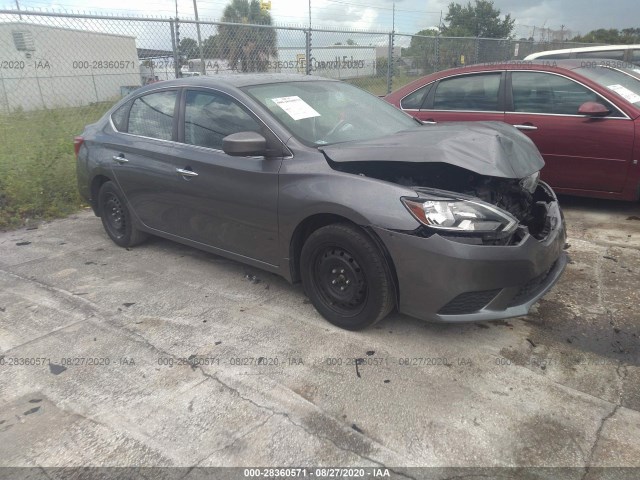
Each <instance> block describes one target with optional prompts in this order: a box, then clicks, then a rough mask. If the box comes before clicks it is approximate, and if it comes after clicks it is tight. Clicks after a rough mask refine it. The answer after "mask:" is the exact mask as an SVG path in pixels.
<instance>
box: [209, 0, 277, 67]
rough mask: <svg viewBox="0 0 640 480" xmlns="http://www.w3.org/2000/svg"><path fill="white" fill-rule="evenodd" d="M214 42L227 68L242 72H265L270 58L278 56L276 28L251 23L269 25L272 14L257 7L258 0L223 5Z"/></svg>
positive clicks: (238, 1)
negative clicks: (227, 65) (225, 61)
mask: <svg viewBox="0 0 640 480" xmlns="http://www.w3.org/2000/svg"><path fill="white" fill-rule="evenodd" d="M222 21H223V22H227V23H235V24H237V25H219V26H218V35H217V40H216V42H217V46H218V49H219V50H218V51H219V53H220V57H222V58H224V59H226V60H227V61H228V62H229V66H230V68H232V69H234V70H240V71H242V72H264V71H266V70H267V66H268V64H269V59H270V58H272V57H275V56H277V54H278V50H277V38H276V31H275V30H274V29H272V28H261V27H254V26H251V25H271V15H270V14H269V12H268V11H266V10H261V9H260V3H259V2H258V0H251V2H249V0H232V2H231V3H230V4H229V5H227V6H226V7H225V9H224V13H223V15H222Z"/></svg>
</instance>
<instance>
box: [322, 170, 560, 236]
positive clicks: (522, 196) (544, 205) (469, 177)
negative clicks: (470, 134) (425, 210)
mask: <svg viewBox="0 0 640 480" xmlns="http://www.w3.org/2000/svg"><path fill="white" fill-rule="evenodd" d="M329 164H330V165H331V167H332V168H333V169H334V170H337V171H341V172H346V173H352V174H357V175H363V176H367V177H372V178H377V179H379V180H384V181H388V182H392V183H397V184H399V185H404V186H407V187H412V188H415V189H416V191H417V192H420V189H421V188H434V189H439V190H446V191H449V192H456V193H461V194H464V195H468V196H472V197H476V198H479V199H480V200H482V201H484V202H486V203H489V204H492V205H495V206H497V207H499V208H500V209H502V210H505V211H507V212H509V213H510V214H511V215H513V216H514V217H515V218H516V219H517V220H518V222H519V224H520V227H521V229H522V227H526V229H527V230H528V233H530V234H531V235H532V236H534V237H535V238H538V239H543V238H545V237H546V236H547V234H548V233H549V230H550V225H549V223H548V218H547V211H548V205H549V203H550V202H552V201H553V200H554V199H553V197H552V196H551V194H550V193H549V192H548V191H547V190H546V188H543V187H542V186H541V185H539V184H538V181H537V174H536V176H535V179H534V181H529V182H525V181H523V179H514V178H503V177H492V176H485V175H480V174H478V173H475V172H472V171H469V170H467V169H464V168H461V167H457V166H454V165H450V164H447V163H414V162H398V161H394V162H381V161H376V162H342V163H338V162H332V161H329ZM521 229H520V232H519V233H516V234H515V235H514V237H515V238H502V239H500V241H493V242H491V244H509V243H511V242H513V241H516V240H517V238H518V237H519V236H521V235H522V230H521ZM483 243H485V244H487V243H488V242H483Z"/></svg>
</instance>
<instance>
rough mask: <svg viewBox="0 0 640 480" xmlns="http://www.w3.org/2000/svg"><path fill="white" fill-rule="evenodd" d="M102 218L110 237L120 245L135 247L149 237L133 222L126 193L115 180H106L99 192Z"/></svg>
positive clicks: (99, 206)
mask: <svg viewBox="0 0 640 480" xmlns="http://www.w3.org/2000/svg"><path fill="white" fill-rule="evenodd" d="M98 208H99V210H98V211H99V212H100V219H101V220H102V226H103V227H104V229H105V231H106V232H107V235H109V238H111V240H113V242H114V243H115V244H116V245H118V246H120V247H133V246H134V245H138V244H139V243H142V242H144V241H145V240H146V239H147V234H146V233H144V232H141V231H140V230H138V229H137V228H136V227H135V225H134V224H133V219H132V218H131V212H130V211H129V208H128V207H127V204H126V202H125V199H124V195H123V194H122V192H121V191H120V189H119V188H118V187H117V186H116V185H115V184H114V183H113V182H105V183H104V184H103V185H102V187H100V192H98Z"/></svg>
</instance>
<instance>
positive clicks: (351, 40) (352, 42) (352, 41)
mask: <svg viewBox="0 0 640 480" xmlns="http://www.w3.org/2000/svg"><path fill="white" fill-rule="evenodd" d="M347 45H357V43H356V42H355V40H354V39H352V38H348V39H347Z"/></svg>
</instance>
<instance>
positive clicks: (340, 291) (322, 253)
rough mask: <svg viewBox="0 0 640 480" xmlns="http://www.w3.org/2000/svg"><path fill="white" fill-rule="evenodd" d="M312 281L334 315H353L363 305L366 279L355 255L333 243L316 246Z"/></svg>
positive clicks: (365, 297)
mask: <svg viewBox="0 0 640 480" xmlns="http://www.w3.org/2000/svg"><path fill="white" fill-rule="evenodd" d="M312 275H313V282H314V283H315V285H316V286H317V288H318V292H319V293H320V295H321V296H322V297H323V300H324V301H325V302H326V304H327V305H329V306H330V308H331V309H332V310H334V311H335V312H336V313H337V314H338V315H342V316H354V315H357V314H358V313H360V312H361V311H362V310H363V308H364V303H365V301H366V299H367V280H366V278H365V276H364V273H363V271H362V268H361V267H360V265H359V264H358V262H357V261H356V259H355V258H354V257H353V255H351V253H349V252H348V251H347V250H345V249H344V248H341V247H337V246H331V247H327V248H324V249H320V250H319V251H318V252H317V253H316V257H315V261H314V271H313V273H312Z"/></svg>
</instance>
